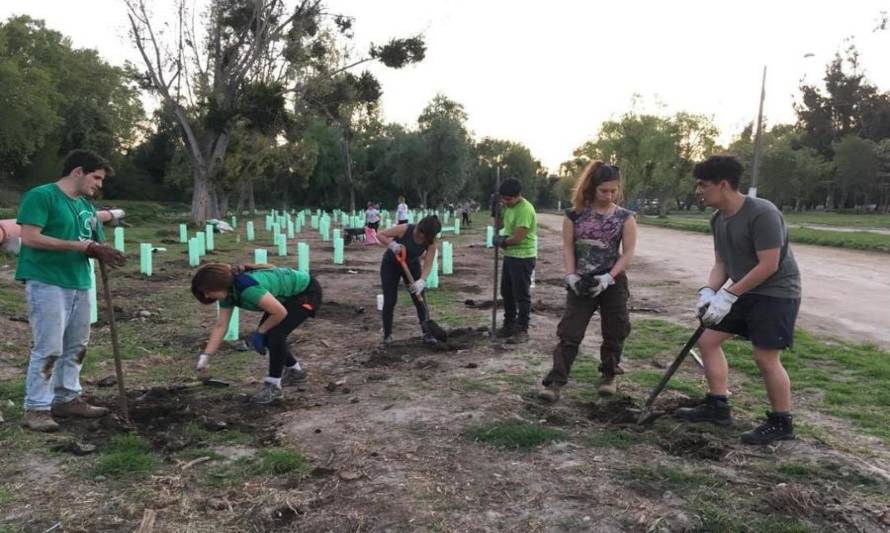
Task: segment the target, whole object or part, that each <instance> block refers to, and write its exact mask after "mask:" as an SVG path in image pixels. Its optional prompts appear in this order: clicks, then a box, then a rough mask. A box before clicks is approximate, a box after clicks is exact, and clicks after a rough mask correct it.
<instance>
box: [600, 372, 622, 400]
mask: <svg viewBox="0 0 890 533" xmlns="http://www.w3.org/2000/svg"><path fill="white" fill-rule="evenodd" d="M596 392H598V393H599V395H600V396H615V394H617V393H618V383H616V381H615V376H603V377H601V378H600V384H599V386H598V387H597V388H596Z"/></svg>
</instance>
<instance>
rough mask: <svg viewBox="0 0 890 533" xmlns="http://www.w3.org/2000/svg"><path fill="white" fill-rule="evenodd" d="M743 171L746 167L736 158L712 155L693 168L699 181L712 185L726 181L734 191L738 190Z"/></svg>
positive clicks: (693, 174)
mask: <svg viewBox="0 0 890 533" xmlns="http://www.w3.org/2000/svg"><path fill="white" fill-rule="evenodd" d="M743 170H744V167H743V166H742V164H741V163H740V162H739V160H738V159H736V157H735V156H731V155H712V156H711V157H709V158H707V159H705V160H704V161H701V162H699V163H696V165H695V166H694V167H693V168H692V176H693V177H695V179H697V180H702V181H710V182H711V183H719V182H720V181H722V180H726V181H728V182H729V185H730V186H731V187H732V188H733V189H735V190H738V188H739V182H740V181H741V180H742V171H743Z"/></svg>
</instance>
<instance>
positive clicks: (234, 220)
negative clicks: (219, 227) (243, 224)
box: [232, 215, 238, 229]
mask: <svg viewBox="0 0 890 533" xmlns="http://www.w3.org/2000/svg"><path fill="white" fill-rule="evenodd" d="M237 227H238V217H236V216H235V215H232V229H236V228H237Z"/></svg>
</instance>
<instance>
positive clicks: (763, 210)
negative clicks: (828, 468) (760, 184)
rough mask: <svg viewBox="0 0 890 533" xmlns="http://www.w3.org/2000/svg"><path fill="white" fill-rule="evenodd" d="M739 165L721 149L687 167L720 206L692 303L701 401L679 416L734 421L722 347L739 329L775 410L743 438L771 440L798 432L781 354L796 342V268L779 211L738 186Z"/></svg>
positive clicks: (702, 192)
mask: <svg viewBox="0 0 890 533" xmlns="http://www.w3.org/2000/svg"><path fill="white" fill-rule="evenodd" d="M742 170H743V169H742V164H741V163H739V161H738V160H737V159H736V158H734V157H732V156H726V155H720V156H712V157H709V158H708V159H706V160H705V161H702V162H701V163H698V164H697V165H695V167H694V168H693V170H692V175H693V177H694V178H695V180H696V183H697V185H696V193H697V194H698V195H699V196H700V197H701V199H702V200H703V201H704V203H705V205H708V206H710V207H713V208H715V209H716V210H717V211H716V212H715V213H714V215H713V216H712V217H711V233H712V234H713V235H714V252H715V253H714V265H713V266H712V267H711V271H710V274H709V276H708V284H707V285H705V286H704V287H702V288H701V289H699V291H698V295H699V297H698V302H697V304H696V306H697V307H698V312H699V315H701V321H702V324H703V325H704V326H705V327H707V328H708V329H707V330H706V331H705V332H704V334H702V336H701V339H699V341H698V346H699V348H701V356H702V361H703V363H704V367H705V378H706V379H707V381H708V393H707V395H706V396H705V399H704V401H703V402H702V403H701V404H700V405H698V406H697V407H688V408H682V409H678V410H677V412H676V416H678V417H679V418H683V419H685V420H689V421H692V422H711V423H713V424H717V425H720V426H729V425H730V424H731V423H732V415H731V409H730V405H729V399H728V386H727V374H728V373H729V367H728V364H727V362H726V356H725V355H724V353H723V348H722V346H723V343H724V342H726V341H727V340H729V339H731V338H732V337H734V336H736V335H738V336H740V337H744V338H746V339H749V340H750V341H751V344H752V346H753V351H754V361H755V362H756V363H757V367H758V368H759V369H760V373H761V375H762V376H763V382H764V385H765V386H766V395H767V398H768V399H769V403H770V407H771V409H772V410H771V411H769V412H767V414H766V421H764V422H763V423H762V424H760V425H759V426H758V427H756V428H754V429H752V430H751V431H748V432H745V433H743V434H742V436H741V440H742V442H743V443H745V444H770V443H772V442H775V441H779V440H791V439H794V438H795V435H794V428H793V426H792V416H791V380H790V379H789V377H788V373H787V372H786V371H785V367H784V366H782V361H781V359H780V356H781V354H782V350H784V349H786V348H790V347H791V345H792V343H793V342H794V323H795V321H796V320H797V312H798V310H799V309H800V297H801V287H800V271H799V270H798V268H797V262H796V261H795V260H794V254H792V253H791V247H790V244H789V242H788V228H787V226H786V225H785V219H784V218H783V217H782V212H781V211H779V210H778V209H777V208H776V206H775V205H773V204H772V203H770V202H769V201H768V200H764V199H761V198H751V197H749V196H745V195H744V194H742V193H740V192H739V190H738V188H739V181H740V180H741V177H742ZM727 281H728V282H729V284H727Z"/></svg>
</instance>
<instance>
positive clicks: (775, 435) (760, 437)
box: [741, 412, 797, 444]
mask: <svg viewBox="0 0 890 533" xmlns="http://www.w3.org/2000/svg"><path fill="white" fill-rule="evenodd" d="M795 438H797V437H796V436H795V435H794V427H793V424H792V418H791V415H786V414H781V415H779V414H776V413H770V412H767V413H766V421H765V422H763V423H762V424H760V425H759V426H757V427H756V428H754V429H752V430H751V431H746V432H744V433H742V437H741V440H742V444H772V443H773V442H776V441H779V440H794V439H795Z"/></svg>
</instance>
